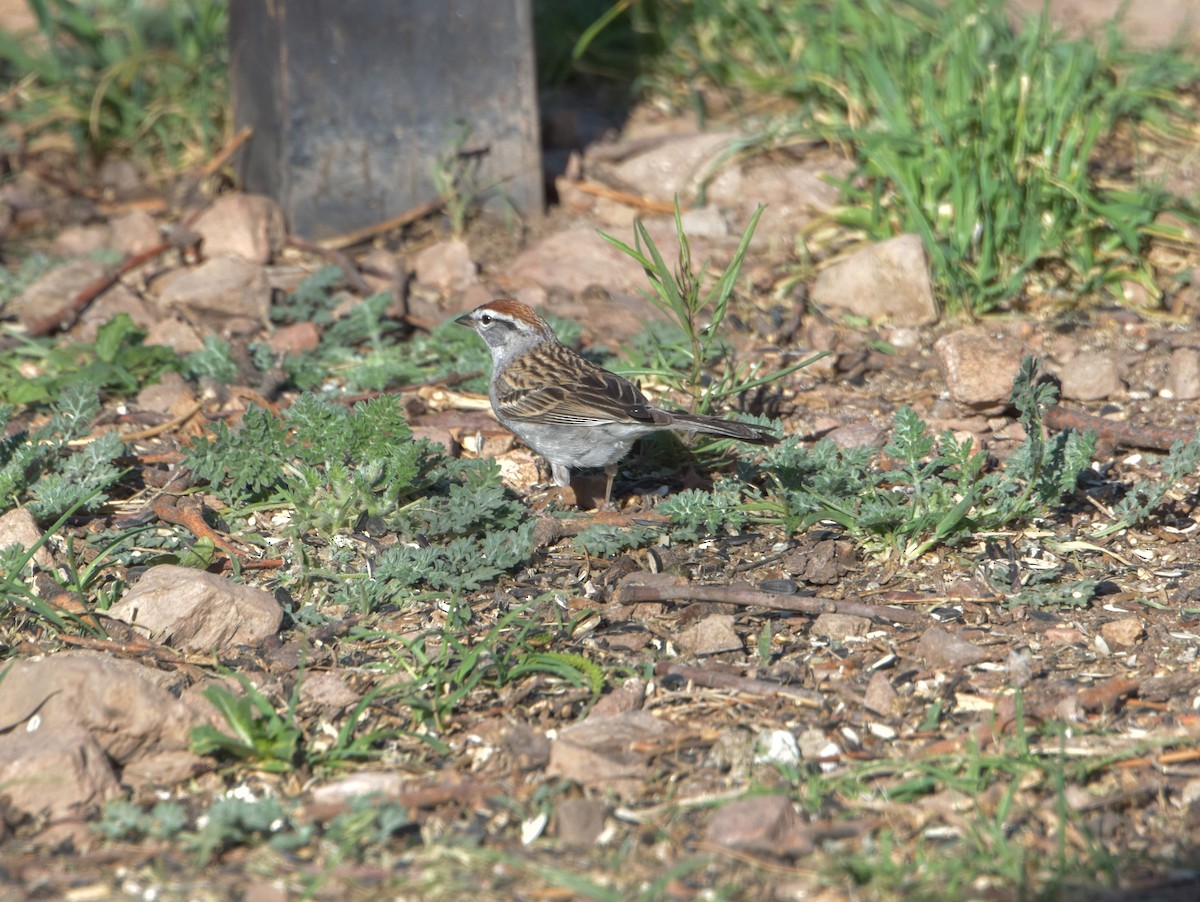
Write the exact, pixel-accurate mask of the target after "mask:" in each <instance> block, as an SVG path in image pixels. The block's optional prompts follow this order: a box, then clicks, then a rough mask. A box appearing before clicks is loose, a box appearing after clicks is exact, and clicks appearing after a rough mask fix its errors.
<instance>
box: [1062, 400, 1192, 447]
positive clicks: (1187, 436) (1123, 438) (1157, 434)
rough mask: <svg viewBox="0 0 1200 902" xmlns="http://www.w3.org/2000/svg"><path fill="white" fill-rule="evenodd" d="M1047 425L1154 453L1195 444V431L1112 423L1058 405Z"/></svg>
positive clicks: (1112, 421)
mask: <svg viewBox="0 0 1200 902" xmlns="http://www.w3.org/2000/svg"><path fill="white" fill-rule="evenodd" d="M1045 421H1046V426H1047V427H1049V428H1050V429H1059V430H1061V429H1078V430H1079V431H1081V432H1083V431H1086V430H1089V429H1090V430H1091V431H1092V432H1095V433H1096V435H1097V437H1098V438H1099V439H1100V440H1101V441H1104V442H1108V443H1110V444H1114V445H1125V446H1126V447H1127V448H1150V449H1151V450H1154V451H1169V450H1170V448H1171V446H1172V445H1173V444H1175V443H1176V442H1179V441H1183V442H1188V441H1191V440H1192V438H1194V437H1195V433H1194V432H1189V431H1187V430H1185V429H1170V428H1168V427H1164V426H1138V425H1135V424H1133V423H1129V422H1125V421H1122V420H1109V419H1106V418H1104V417H1098V416H1095V415H1093V414H1090V413H1084V412H1083V411H1082V410H1068V409H1067V408H1065V407H1063V406H1061V405H1055V406H1054V407H1051V408H1050V409H1049V410H1047V411H1046V416H1045Z"/></svg>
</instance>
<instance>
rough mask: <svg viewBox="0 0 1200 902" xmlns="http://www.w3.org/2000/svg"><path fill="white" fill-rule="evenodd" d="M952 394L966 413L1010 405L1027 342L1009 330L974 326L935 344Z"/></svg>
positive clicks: (990, 412)
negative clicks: (1003, 330)
mask: <svg viewBox="0 0 1200 902" xmlns="http://www.w3.org/2000/svg"><path fill="white" fill-rule="evenodd" d="M933 350H934V354H935V355H936V357H937V362H938V367H939V368H940V369H941V371H942V376H943V377H944V378H945V380H946V387H947V388H948V389H949V390H950V397H951V398H953V399H954V403H955V404H956V405H957V406H958V409H959V410H960V411H962V412H964V413H977V414H984V415H987V416H991V415H995V414H999V413H1003V412H1004V411H1005V410H1007V409H1008V406H1009V404H1008V399H1009V396H1010V395H1011V394H1012V384H1013V379H1014V378H1015V377H1016V375H1017V373H1018V371H1019V370H1020V367H1021V359H1022V357H1023V356H1024V355H1025V354H1026V353H1027V352H1028V348H1027V346H1026V345H1025V344H1024V343H1022V342H1020V341H1018V340H1017V339H1015V338H1013V337H1012V336H1011V335H1009V334H1008V333H1006V332H1002V331H997V330H994V329H989V328H987V327H985V326H971V327H969V328H966V329H960V330H958V331H957V332H951V333H950V334H949V335H943V336H942V337H941V338H939V339H938V340H937V341H936V342H934V345H933Z"/></svg>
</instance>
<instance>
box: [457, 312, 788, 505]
mask: <svg viewBox="0 0 1200 902" xmlns="http://www.w3.org/2000/svg"><path fill="white" fill-rule="evenodd" d="M455 322H456V323H458V324H460V325H463V326H467V327H469V328H471V329H474V330H475V332H476V333H477V334H478V335H479V337H480V338H482V339H483V341H484V342H485V343H486V344H487V346H488V349H489V350H490V351H491V355H492V373H491V379H490V382H489V385H488V397H489V399H490V400H491V402H492V410H493V411H494V412H495V414H496V419H498V420H499V421H500V423H501V424H502V425H503V426H504V427H505V428H506V429H508V430H509V431H510V432H512V433H513V434H514V435H516V436H517V437H518V438H519V439H521V441H523V442H524V443H525V444H526V445H528V446H529V447H530V448H532V449H533V450H534V451H535V452H536V453H537V454H540V455H541V456H542V457H544V458H545V459H546V460H547V461H548V462H549V463H550V471H551V474H552V476H553V479H554V482H555V484H556V485H558V486H563V487H566V486H569V485H570V483H571V470H573V469H576V468H579V467H603V468H604V475H605V476H606V477H607V483H606V485H605V488H604V503H605V505H608V504H609V502H610V499H611V497H612V486H613V478H614V477H615V476H616V473H617V463H618V461H620V460H621V458H623V457H624V456H625V455H626V454H628V453H629V449H630V448H631V447H632V446H633V443H634V442H635V441H637V439H639V438H641V437H642V436H644V435H649V434H650V433H653V432H661V431H664V430H669V431H672V432H684V433H693V434H694V433H703V434H705V435H717V436H722V437H725V438H731V439H736V440H738V441H741V442H747V443H749V444H752V445H773V444H776V443H777V442H778V441H779V439H778V437H776V436H775V435H774V434H772V433H771V432H770V431H769V430H766V429H763V428H762V427H759V426H752V425H749V424H747V423H739V422H736V421H734V420H725V419H721V418H720V417H713V416H701V415H698V414H691V413H680V412H675V411H669V410H664V409H663V408H661V407H656V406H654V405H653V404H651V403H650V400H649V399H648V398H647V397H646V396H645V395H644V394H642V392H641V389H639V388H638V387H637V386H636V385H634V384H633V383H632V382H630V381H629V380H628V379H625V378H623V377H621V376H618V375H617V374H616V373H610V372H609V371H608V370H605V369H602V368H601V367H598V366H596V364H594V363H592V362H591V361H590V360H587V359H585V358H584V357H581V356H580V355H579V354H576V353H575V352H574V351H572V350H571V349H570V348H568V347H567V346H566V345H564V344H563V343H562V342H561V341H559V339H558V336H557V335H555V334H554V330H553V329H551V328H550V325H549V324H548V323H547V322H546V321H545V320H544V319H543V318H542V317H541V315H539V314H538V312H537V311H536V310H534V309H533V308H532V307H530V306H529V305H527V304H523V303H521V302H520V301H514V300H510V299H507V298H502V299H499V300H494V301H490V302H488V303H486V304H482V305H480V306H479V307H476V308H475V309H474V310H472V311H471V312H470V313H465V314H463V315H462V316H460V317H458V318H457V319H456V320H455Z"/></svg>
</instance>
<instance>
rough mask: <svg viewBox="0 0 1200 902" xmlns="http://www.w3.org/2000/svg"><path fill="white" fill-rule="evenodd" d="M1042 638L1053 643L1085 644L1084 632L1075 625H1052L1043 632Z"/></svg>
mask: <svg viewBox="0 0 1200 902" xmlns="http://www.w3.org/2000/svg"><path fill="white" fill-rule="evenodd" d="M1042 638H1043V639H1044V640H1045V641H1046V642H1049V643H1050V644H1052V645H1083V644H1084V642H1085V641H1087V640H1085V639H1084V637H1083V633H1081V632H1080V631H1079V630H1077V629H1075V627H1073V626H1052V627H1050V629H1048V630H1046V631H1045V632H1044V633H1042Z"/></svg>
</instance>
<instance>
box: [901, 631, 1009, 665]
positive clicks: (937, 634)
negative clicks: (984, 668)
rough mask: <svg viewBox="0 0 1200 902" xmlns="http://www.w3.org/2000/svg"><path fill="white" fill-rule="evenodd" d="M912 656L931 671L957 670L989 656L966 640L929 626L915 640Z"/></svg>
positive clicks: (984, 659)
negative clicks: (922, 662)
mask: <svg viewBox="0 0 1200 902" xmlns="http://www.w3.org/2000/svg"><path fill="white" fill-rule="evenodd" d="M913 655H914V657H916V658H917V659H918V660H920V661H924V662H925V664H926V665H928V666H929V667H930V668H931V669H934V670H938V669H942V668H945V669H949V670H959V669H961V668H963V667H967V666H969V665H971V664H978V663H980V662H981V661H986V660H987V659H988V658H989V657H990V656H989V655H988V653H987V652H985V651H984V650H983V649H981V648H978V647H976V646H974V645H972V644H971V643H970V642H968V641H967V640H966V639H962V638H959V637H958V636H956V635H954V634H953V633H948V632H946V631H945V630H944V629H942V628H941V627H940V626H931V627H930V628H929V629H927V630H925V632H924V633H922V634H921V638H920V639H918V640H917V644H916V647H915V648H914V649H913Z"/></svg>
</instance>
